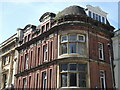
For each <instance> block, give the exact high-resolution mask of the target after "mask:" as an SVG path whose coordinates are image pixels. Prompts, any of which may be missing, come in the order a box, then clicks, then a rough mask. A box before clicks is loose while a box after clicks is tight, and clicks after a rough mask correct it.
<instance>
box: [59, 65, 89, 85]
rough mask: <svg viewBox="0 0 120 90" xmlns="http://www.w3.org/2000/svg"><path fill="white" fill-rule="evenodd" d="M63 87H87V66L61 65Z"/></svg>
mask: <svg viewBox="0 0 120 90" xmlns="http://www.w3.org/2000/svg"><path fill="white" fill-rule="evenodd" d="M60 76H61V77H60V79H61V80H60V81H61V87H87V84H86V81H87V64H76V63H68V64H66V63H65V64H61V65H60Z"/></svg>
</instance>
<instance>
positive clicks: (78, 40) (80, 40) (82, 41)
mask: <svg viewBox="0 0 120 90" xmlns="http://www.w3.org/2000/svg"><path fill="white" fill-rule="evenodd" d="M79 36H82V37H83V40H79V38H78V37H79ZM77 40H78V41H80V42H85V35H81V34H77Z"/></svg>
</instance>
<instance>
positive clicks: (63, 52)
mask: <svg viewBox="0 0 120 90" xmlns="http://www.w3.org/2000/svg"><path fill="white" fill-rule="evenodd" d="M61 48H62V54H65V53H67V43H63V44H61Z"/></svg>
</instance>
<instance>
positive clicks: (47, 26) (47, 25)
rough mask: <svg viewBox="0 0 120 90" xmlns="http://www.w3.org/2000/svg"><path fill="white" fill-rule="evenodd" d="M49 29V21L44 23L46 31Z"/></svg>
mask: <svg viewBox="0 0 120 90" xmlns="http://www.w3.org/2000/svg"><path fill="white" fill-rule="evenodd" d="M48 29H49V23H47V24H46V31H47V30H48Z"/></svg>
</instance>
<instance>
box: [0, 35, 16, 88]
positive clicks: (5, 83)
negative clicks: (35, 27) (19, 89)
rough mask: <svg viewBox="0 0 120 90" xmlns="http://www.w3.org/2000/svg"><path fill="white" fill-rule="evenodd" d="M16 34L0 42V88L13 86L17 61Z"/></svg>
mask: <svg viewBox="0 0 120 90" xmlns="http://www.w3.org/2000/svg"><path fill="white" fill-rule="evenodd" d="M16 41H17V34H14V35H13V36H11V37H10V38H8V39H7V40H5V41H4V42H2V43H1V44H0V89H6V88H13V87H14V79H15V76H14V75H15V70H16V61H17V52H16V50H15V48H16V44H17V43H16Z"/></svg>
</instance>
